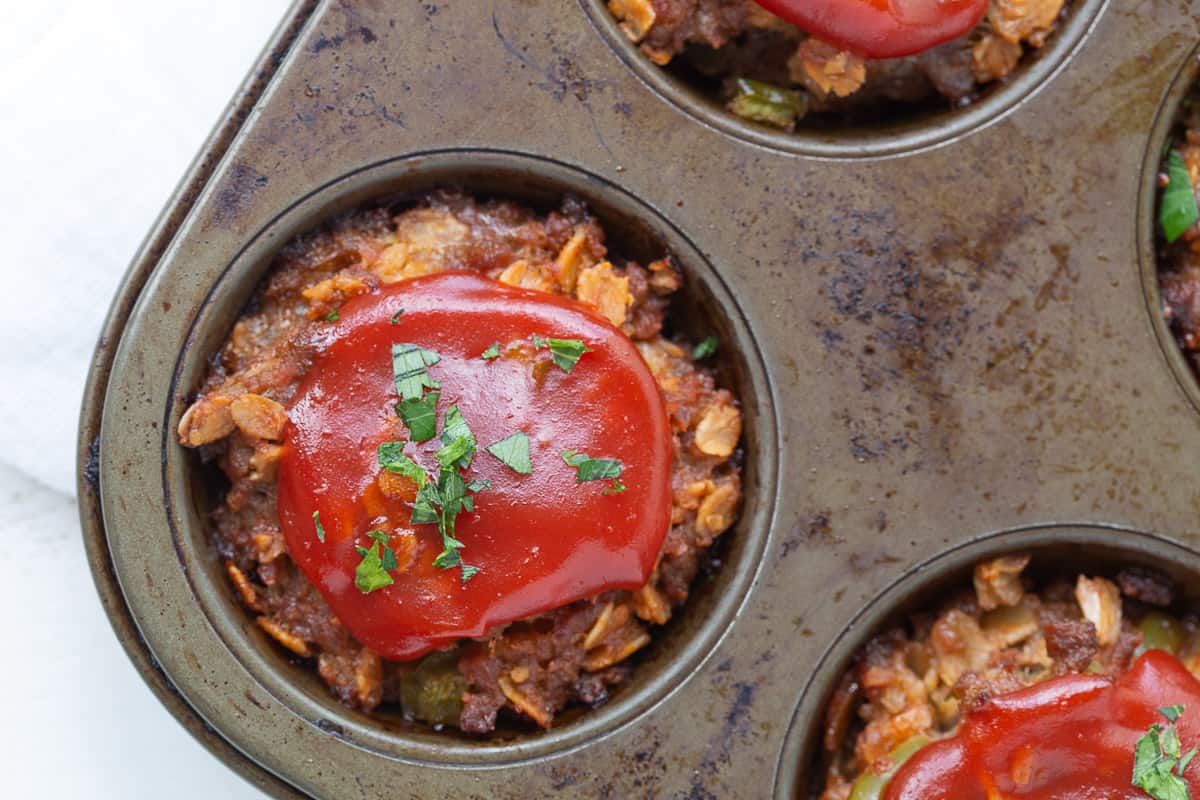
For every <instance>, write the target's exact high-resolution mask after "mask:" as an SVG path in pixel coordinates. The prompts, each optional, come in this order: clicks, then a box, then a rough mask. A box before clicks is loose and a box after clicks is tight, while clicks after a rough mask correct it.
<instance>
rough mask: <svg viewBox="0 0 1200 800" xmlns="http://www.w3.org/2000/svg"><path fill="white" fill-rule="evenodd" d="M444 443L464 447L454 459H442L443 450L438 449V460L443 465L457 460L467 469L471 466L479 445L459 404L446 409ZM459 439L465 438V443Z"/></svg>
mask: <svg viewBox="0 0 1200 800" xmlns="http://www.w3.org/2000/svg"><path fill="white" fill-rule="evenodd" d="M441 439H442V444H444V445H447V446H448V447H453V448H459V447H461V448H462V452H461V453H460V454H459V455H458V456H456V457H455V458H454V460H453V461H445V462H443V461H442V450H445V449H446V448H445V447H443V448H442V450H439V451H438V462H439V463H441V464H442V466H443V467H448V466H450V465H451V464H453V463H455V462H457V463H458V466H460V467H462V468H463V469H466V468H467V467H469V466H471V456H473V455H475V449H476V448H477V447H478V446H479V445H478V443H477V442H476V441H475V434H473V433H471V428H470V427H469V426H468V425H467V421H466V420H465V419H463V415H462V412H461V411H459V410H458V406H450V408H449V409H448V410H447V411H446V416H445V418H444V419H443V420H442V436H441ZM459 439H465V440H466V441H465V442H464V443H463V444H461V445H460V444H458V443H457V442H458V440H459Z"/></svg>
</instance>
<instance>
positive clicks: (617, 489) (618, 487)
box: [601, 478, 629, 494]
mask: <svg viewBox="0 0 1200 800" xmlns="http://www.w3.org/2000/svg"><path fill="white" fill-rule="evenodd" d="M628 488H629V487H628V486H626V485H625V484H623V483H621V482H620V481H619V480H617V479H616V478H613V482H612V484H611V485H610V486H609V487H608V488H607V489H605V490H604V491H603V492H601V494H620V493H621V492H623V491H625V490H626V489H628Z"/></svg>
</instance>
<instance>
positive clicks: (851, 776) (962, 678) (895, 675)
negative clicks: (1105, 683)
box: [821, 555, 1200, 800]
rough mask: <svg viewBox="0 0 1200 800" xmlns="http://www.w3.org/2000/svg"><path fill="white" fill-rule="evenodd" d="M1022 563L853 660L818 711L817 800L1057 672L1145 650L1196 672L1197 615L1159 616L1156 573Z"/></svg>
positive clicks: (977, 582) (1166, 597)
mask: <svg viewBox="0 0 1200 800" xmlns="http://www.w3.org/2000/svg"><path fill="white" fill-rule="evenodd" d="M1029 562H1030V557H1029V556H1027V555H1024V556H1005V557H1002V558H998V559H995V560H993V561H988V562H984V563H981V564H978V565H976V567H975V571H974V580H973V583H974V586H973V588H972V589H969V590H966V589H964V590H963V591H961V592H960V593H958V594H957V595H954V596H952V597H950V598H949V599H948V600H947V601H946V602H945V603H944V604H943V605H942V606H941V607H940V608H935V609H934V610H932V611H931V612H921V613H918V614H915V615H913V616H912V617H911V618H910V619H909V620H908V622H907V624H905V625H903V626H902V627H897V628H893V629H891V630H887V631H885V632H884V633H882V634H880V635H878V636H876V637H875V638H873V639H872V640H871V641H869V642H868V643H867V645H866V646H865V647H863V649H862V650H861V651H860V652H859V653H858V654H857V655H856V657H855V661H854V663H853V665H852V666H851V668H850V669H849V670H848V671H847V672H846V674H845V675H843V676H842V680H841V682H840V684H839V685H838V687H837V689H836V690H835V692H834V696H833V698H832V700H831V701H830V703H829V706H828V708H827V711H826V720H825V728H824V740H823V747H822V750H823V753H822V755H823V763H824V765H825V773H824V775H825V778H824V791H823V793H822V794H821V800H846V798H848V797H850V794H851V787H852V786H853V784H854V782H855V780H856V779H857V778H858V777H859V776H860V775H862V774H863V773H864V772H865V771H866V770H867V769H868V768H872V767H873V768H874V769H875V770H876V771H877V772H884V771H886V769H887V765H888V764H889V763H890V758H891V756H892V754H894V753H896V752H904V751H903V750H898V748H900V746H901V745H903V744H904V743H905V742H911V741H914V740H918V739H921V738H923V739H930V740H935V739H939V738H943V737H946V736H950V735H952V734H953V733H954V732H955V730H956V729H957V728H958V725H959V723H960V721H961V720H962V718H963V717H964V715H966V714H968V713H969V712H971V711H972V710H974V709H977V708H979V707H980V706H982V705H983V704H984V703H986V702H987V701H988V700H989V699H990V698H993V697H996V696H998V695H1002V694H1006V693H1008V692H1012V691H1015V690H1017V689H1021V688H1024V687H1026V686H1031V685H1033V684H1036V683H1040V682H1042V681H1045V680H1047V679H1050V678H1054V677H1058V676H1060V675H1066V674H1073V673H1084V672H1086V673H1088V674H1093V675H1112V676H1116V675H1119V674H1121V673H1123V672H1125V671H1127V670H1128V669H1129V667H1130V665H1131V664H1132V663H1133V661H1134V659H1135V657H1136V656H1137V655H1140V654H1141V652H1142V650H1143V649H1144V648H1146V647H1156V648H1159V649H1163V650H1167V651H1169V652H1171V653H1172V654H1173V655H1175V656H1176V657H1177V658H1178V659H1179V660H1180V662H1181V663H1182V664H1183V665H1184V667H1186V669H1187V670H1188V671H1190V672H1191V673H1192V674H1194V675H1198V676H1200V620H1198V619H1197V618H1196V617H1194V616H1192V615H1183V616H1178V615H1173V614H1171V613H1170V612H1169V611H1168V609H1169V608H1170V607H1171V606H1172V604H1173V603H1174V600H1175V591H1174V587H1173V586H1172V584H1171V582H1170V581H1169V580H1168V579H1167V578H1165V577H1163V576H1161V575H1158V574H1157V573H1153V572H1150V571H1147V570H1144V569H1141V568H1136V567H1129V568H1125V569H1122V570H1121V571H1119V572H1117V573H1116V574H1115V575H1114V576H1112V577H1100V576H1096V577H1089V576H1086V575H1078V576H1076V577H1075V579H1074V580H1067V579H1065V578H1063V579H1058V580H1052V581H1048V582H1045V583H1042V584H1041V585H1037V583H1036V582H1035V581H1034V580H1032V579H1031V578H1030V577H1029V576H1028V575H1026V574H1025V570H1026V567H1027V566H1028V565H1029ZM1131 752H1132V750H1131ZM1131 758H1132V757H1131Z"/></svg>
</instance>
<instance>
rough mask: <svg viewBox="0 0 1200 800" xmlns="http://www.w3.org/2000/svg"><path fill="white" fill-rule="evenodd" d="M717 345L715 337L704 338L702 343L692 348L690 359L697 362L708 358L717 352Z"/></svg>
mask: <svg viewBox="0 0 1200 800" xmlns="http://www.w3.org/2000/svg"><path fill="white" fill-rule="evenodd" d="M717 344H719V342H718V340H717V337H715V336H709V337H706V338H705V339H704V341H702V342H700V344H698V345H696V346H695V347H693V348H692V359H693V360H695V361H699V360H700V359H702V358H708V357H709V356H711V355H712V354H713V353H715V352H717Z"/></svg>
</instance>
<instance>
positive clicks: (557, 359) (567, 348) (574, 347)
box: [548, 339, 592, 372]
mask: <svg viewBox="0 0 1200 800" xmlns="http://www.w3.org/2000/svg"><path fill="white" fill-rule="evenodd" d="M548 341H549V342H550V357H551V358H553V359H554V364H555V366H557V367H558V368H559V369H561V370H562V371H563V372H570V371H571V370H573V369H575V365H576V364H578V363H579V359H580V358H582V357H583V354H584V353H590V352H592V351H591V350H589V349H588V347H587V345H585V344H584V343H583V342H581V341H579V340H578V339H550V340H548Z"/></svg>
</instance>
